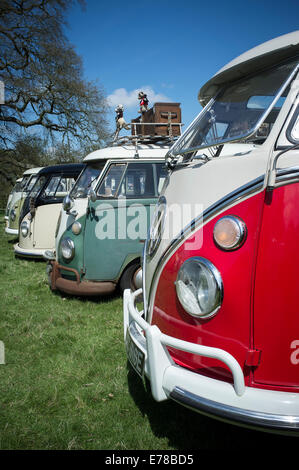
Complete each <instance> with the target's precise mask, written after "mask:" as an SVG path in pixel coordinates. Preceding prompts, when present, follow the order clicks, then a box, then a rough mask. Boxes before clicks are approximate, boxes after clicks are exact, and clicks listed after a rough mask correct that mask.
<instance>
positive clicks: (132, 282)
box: [119, 263, 142, 292]
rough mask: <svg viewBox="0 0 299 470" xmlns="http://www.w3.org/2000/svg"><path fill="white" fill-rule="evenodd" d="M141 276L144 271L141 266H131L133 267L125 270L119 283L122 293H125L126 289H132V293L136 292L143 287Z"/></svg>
mask: <svg viewBox="0 0 299 470" xmlns="http://www.w3.org/2000/svg"><path fill="white" fill-rule="evenodd" d="M141 275H142V271H141V267H140V264H137V263H135V264H131V266H129V267H128V268H127V269H126V270H125V272H124V273H123V275H122V277H121V279H120V281H119V287H120V290H121V292H124V290H125V289H131V290H132V291H135V290H137V289H139V288H140V287H142V278H141Z"/></svg>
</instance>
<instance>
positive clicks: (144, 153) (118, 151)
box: [83, 144, 171, 163]
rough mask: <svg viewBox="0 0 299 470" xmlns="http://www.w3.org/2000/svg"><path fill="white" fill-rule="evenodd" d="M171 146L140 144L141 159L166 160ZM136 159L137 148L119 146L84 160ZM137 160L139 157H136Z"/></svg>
mask: <svg viewBox="0 0 299 470" xmlns="http://www.w3.org/2000/svg"><path fill="white" fill-rule="evenodd" d="M170 147H171V145H165V144H164V145H157V144H147V145H144V144H143V145H139V144H138V147H137V148H138V155H139V159H147V158H164V157H165V155H166V153H167V151H168V150H169V148H170ZM135 157H136V148H135V146H134V145H132V144H131V145H130V144H128V145H117V146H111V147H105V148H102V149H99V150H95V151H94V152H91V153H90V154H88V155H87V156H86V157H85V158H84V160H83V161H84V163H87V162H90V161H96V160H120V159H122V158H123V159H124V160H128V159H130V158H135ZM136 159H137V157H136Z"/></svg>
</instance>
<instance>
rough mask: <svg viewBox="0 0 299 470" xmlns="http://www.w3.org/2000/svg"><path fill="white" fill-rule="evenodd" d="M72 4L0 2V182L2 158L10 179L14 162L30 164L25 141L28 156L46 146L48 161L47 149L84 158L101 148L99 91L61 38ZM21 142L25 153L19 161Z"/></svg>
mask: <svg viewBox="0 0 299 470" xmlns="http://www.w3.org/2000/svg"><path fill="white" fill-rule="evenodd" d="M72 3H73V1H71V0H1V3H0V80H1V81H2V82H4V85H5V102H4V104H0V162H1V160H2V163H4V162H5V168H6V170H5V171H3V164H2V165H1V167H2V171H1V176H2V178H4V176H3V174H5V173H7V172H8V173H9V171H8V166H9V165H8V166H7V161H8V160H11V163H12V165H11V170H12V171H13V172H14V171H16V175H15V176H16V177H17V176H19V174H20V171H21V170H19V171H17V170H16V168H17V167H16V166H15V165H14V164H13V161H14V160H15V161H18V164H19V166H20V168H23V171H24V169H26V168H28V167H30V164H31V163H33V162H35V163H36V158H35V157H33V159H32V162H31V161H28V155H30V145H29V144H30V142H31V144H32V152H33V153H32V154H33V155H35V152H36V145H37V143H38V148H40V146H41V145H42V144H43V148H44V151H45V152H46V151H47V148H49V147H50V148H51V149H52V150H51V152H50V153H51V155H52V157H53V148H54V149H56V150H55V151H57V149H58V150H59V149H60V150H61V149H63V154H64V155H66V154H67V153H68V154H71V153H72V152H77V153H78V152H80V151H81V153H82V154H84V153H86V152H87V151H88V150H90V149H94V148H99V147H100V146H102V144H103V142H104V141H105V140H106V139H107V137H108V135H109V133H108V126H107V122H106V109H107V104H106V99H105V96H104V91H103V90H102V88H101V87H100V86H99V85H98V84H97V83H95V82H90V81H87V80H86V79H85V78H84V75H83V65H82V60H81V58H80V57H79V56H78V54H77V53H76V51H75V49H74V47H73V45H72V44H71V43H70V42H69V40H68V39H67V37H66V35H65V25H66V23H65V16H66V13H67V10H68V8H69V7H70V6H71V5H72ZM80 3H83V2H82V1H81V2H80ZM21 141H23V142H25V143H26V145H27V152H28V153H27V156H24V155H23V158H22V155H20V152H19V148H20V142H21ZM67 149H68V151H67ZM42 153H43V152H42ZM58 153H59V151H58ZM54 154H55V152H54ZM43 158H44V157H43ZM16 159H17V160H16ZM68 159H69V158H68ZM49 164H50V163H49ZM7 176H8V179H11V177H12V175H9V174H7Z"/></svg>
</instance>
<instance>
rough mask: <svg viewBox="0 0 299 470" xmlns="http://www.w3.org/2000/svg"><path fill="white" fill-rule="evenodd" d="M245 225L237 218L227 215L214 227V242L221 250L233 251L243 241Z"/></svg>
mask: <svg viewBox="0 0 299 470" xmlns="http://www.w3.org/2000/svg"><path fill="white" fill-rule="evenodd" d="M246 235H247V229H246V225H245V223H244V222H243V220H241V219H239V218H238V217H235V216H232V215H227V216H225V217H222V218H221V219H219V220H218V221H217V222H216V224H215V227H214V232H213V236H214V241H215V243H216V245H217V246H219V247H220V248H222V249H223V250H228V251H229V250H235V249H236V248H239V247H240V246H241V245H242V244H243V243H244V241H245V239H246Z"/></svg>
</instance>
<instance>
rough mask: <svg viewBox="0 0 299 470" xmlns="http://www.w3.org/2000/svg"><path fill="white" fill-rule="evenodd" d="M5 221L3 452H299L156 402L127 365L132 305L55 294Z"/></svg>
mask: <svg viewBox="0 0 299 470" xmlns="http://www.w3.org/2000/svg"><path fill="white" fill-rule="evenodd" d="M0 216H1V223H0V299H1V302H0V340H2V341H4V343H5V348H6V349H5V350H6V364H5V365H0V449H115V450H125V449H129V450H133V449H140V450H142V449H152V450H162V449H164V450H176V449H224V448H226V449H232V450H233V449H235V448H236V447H238V448H248V449H252V448H255V447H264V446H275V445H277V446H280V448H281V447H282V446H283V447H286V446H287V447H288V448H289V449H291V448H295V446H297V445H298V440H297V439H294V438H289V437H281V436H276V435H269V434H265V433H260V432H255V431H250V430H246V429H242V428H238V427H234V426H231V425H229V424H225V423H222V422H218V421H216V420H213V419H210V418H208V417H205V416H202V415H199V414H195V413H194V412H192V411H189V410H187V409H185V408H182V407H180V406H178V405H176V404H175V403H173V402H164V403H156V402H155V401H154V400H153V399H152V397H151V394H150V392H149V391H148V390H147V387H146V386H145V385H144V384H143V382H142V381H141V380H140V379H139V378H138V377H137V376H136V375H135V374H134V373H133V372H132V371H131V370H130V368H129V367H128V366H127V359H126V354H125V348H124V344H123V328H122V299H121V298H120V297H119V296H117V295H115V296H113V297H110V298H105V299H99V298H97V299H93V300H88V299H82V298H81V299H80V298H72V297H66V296H63V295H60V294H54V293H52V292H51V291H50V289H49V287H48V284H47V280H46V274H45V263H44V262H42V261H29V260H22V259H17V258H15V256H14V252H13V242H14V241H15V240H14V239H13V238H12V237H9V236H7V235H5V234H4V224H3V222H2V221H3V214H0Z"/></svg>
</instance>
